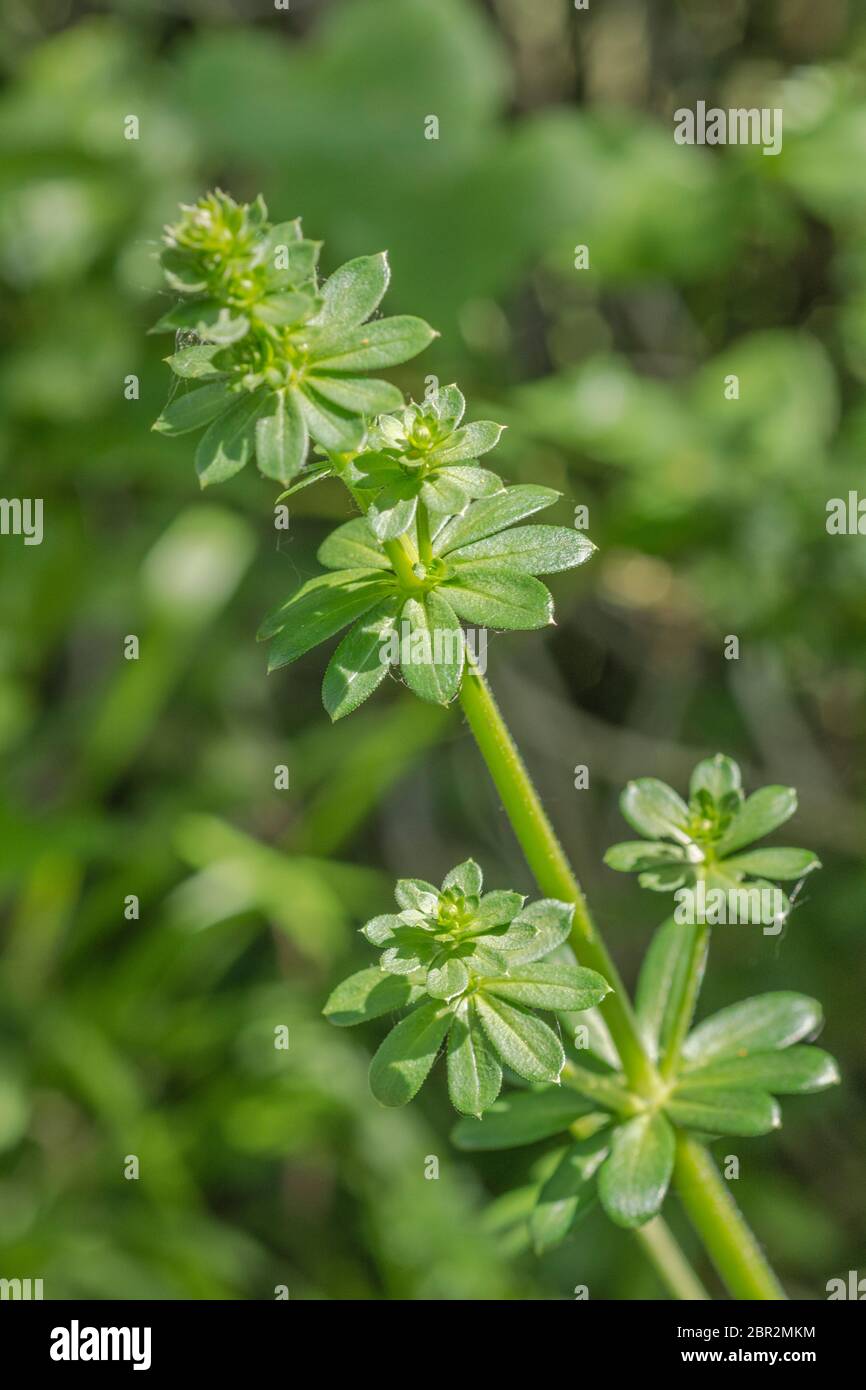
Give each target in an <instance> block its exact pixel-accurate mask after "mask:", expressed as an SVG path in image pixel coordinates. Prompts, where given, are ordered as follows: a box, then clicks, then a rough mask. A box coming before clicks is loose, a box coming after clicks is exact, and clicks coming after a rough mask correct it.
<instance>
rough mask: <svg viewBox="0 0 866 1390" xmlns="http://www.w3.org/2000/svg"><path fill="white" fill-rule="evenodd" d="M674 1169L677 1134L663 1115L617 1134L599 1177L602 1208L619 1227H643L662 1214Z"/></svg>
mask: <svg viewBox="0 0 866 1390" xmlns="http://www.w3.org/2000/svg"><path fill="white" fill-rule="evenodd" d="M673 1166H674V1132H673V1130H672V1129H671V1127H670V1125H669V1124H668V1122H667V1120H666V1119H665V1117H664V1115H661V1114H659V1113H656V1114H653V1115H638V1116H636V1117H635V1119H633V1120H629V1121H628V1122H627V1123H626V1124H624V1125H620V1126H619V1127H618V1128H617V1129H615V1130H614V1132H613V1136H612V1138H611V1144H610V1155H609V1157H608V1158H607V1159H606V1160H605V1163H604V1164H603V1166H602V1168H601V1171H600V1173H599V1177H598V1195H599V1197H600V1198H601V1204H602V1206H603V1207H604V1209H605V1211H606V1212H607V1214H608V1216H609V1217H610V1219H611V1221H613V1222H614V1223H615V1224H616V1225H617V1226H626V1227H628V1228H634V1227H635V1226H643V1225H644V1224H645V1222H647V1221H649V1220H650V1219H651V1218H652V1217H653V1216H655V1215H656V1214H657V1213H658V1212H659V1211H660V1210H661V1206H662V1203H663V1202H664V1199H665V1195H666V1193H667V1190H668V1185H669V1183H670V1180H671V1173H672V1172H673Z"/></svg>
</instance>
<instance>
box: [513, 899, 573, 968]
mask: <svg viewBox="0 0 866 1390" xmlns="http://www.w3.org/2000/svg"><path fill="white" fill-rule="evenodd" d="M573 918H574V903H561V902H559V901H558V900H557V899H556V898H540V899H539V900H538V902H534V903H528V904H527V906H526V907H523V908H521V909H520V912H519V913H518V915H517V916H516V917H515V918H514V920H513V922H512V926H519V925H523V924H527V925H529V926H531V927H532V928H533V930H534V938H533V940H532V942H531V943H530V944H529V945H527V946H525V947H521V948H520V949H518V950H517V951H515V952H514V953H513V954H512V953H509V958H508V964H509V966H513V965H529V964H530V962H532V961H535V960H540V959H541V957H542V956H547V955H549V954H550V952H551V951H555V950H556V948H557V946H561V945H562V943H563V942H564V941H567V940H568V936H569V933H570V931H571V923H572V920H573Z"/></svg>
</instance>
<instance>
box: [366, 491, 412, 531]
mask: <svg viewBox="0 0 866 1390" xmlns="http://www.w3.org/2000/svg"><path fill="white" fill-rule="evenodd" d="M417 507H418V481H417V479H416V478H400V479H399V480H398V481H397V482H394V483H389V484H388V486H387V487H383V489H382V491H381V492H379V493H377V494H376V497H375V498H374V499H373V501H372V502H371V503H370V507H369V509H368V511H367V523H368V525H369V527H370V530H371V531H372V532H373V535H374V536H375V537H376V539H377V540H378V541H394V540H396V539H397V537H398V536H402V535H403V534H404V533H405V532H406V531H408V530H409V527H410V526H411V525H412V522H413V521H414V520H415V512H416V510H417Z"/></svg>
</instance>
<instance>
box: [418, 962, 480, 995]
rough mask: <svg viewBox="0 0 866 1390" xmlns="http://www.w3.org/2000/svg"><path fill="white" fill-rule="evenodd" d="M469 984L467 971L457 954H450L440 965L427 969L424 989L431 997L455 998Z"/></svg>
mask: <svg viewBox="0 0 866 1390" xmlns="http://www.w3.org/2000/svg"><path fill="white" fill-rule="evenodd" d="M468 984H469V971H468V970H467V968H466V966H465V964H464V962H463V961H462V960H460V958H459V957H458V956H451V957H450V958H449V959H448V960H445V961H443V962H442V964H441V965H434V966H431V967H430V969H429V970H428V971H427V979H426V982H425V986H424V987H425V989H426V990H427V993H428V994H429V995H431V996H432V998H433V999H455V998H456V997H457V995H458V994H463V992H464V990H465V989H466V987H467V985H468Z"/></svg>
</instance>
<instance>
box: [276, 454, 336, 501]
mask: <svg viewBox="0 0 866 1390" xmlns="http://www.w3.org/2000/svg"><path fill="white" fill-rule="evenodd" d="M333 473H334V466H333V464H331V463H312V464H310V465H309V466H308V467H307V468H305V469H304V471H303V472H302V474H301V476H300V477H299V478H298V480H297V482H294V483H292V485H291V487H287V488H286V490H285V492H281V493H280V495H279V497H278V498H277V501H278V502H284V501H285V499H286V498H287V497H292V496H293V495H294V493H296V492H303V490H304V488H305V487H312V485H313V483H320V482H321V481H322V479H323V478H330V477H332V476H333Z"/></svg>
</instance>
